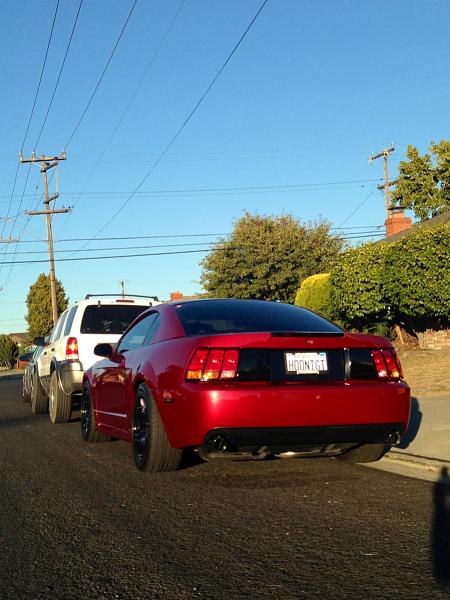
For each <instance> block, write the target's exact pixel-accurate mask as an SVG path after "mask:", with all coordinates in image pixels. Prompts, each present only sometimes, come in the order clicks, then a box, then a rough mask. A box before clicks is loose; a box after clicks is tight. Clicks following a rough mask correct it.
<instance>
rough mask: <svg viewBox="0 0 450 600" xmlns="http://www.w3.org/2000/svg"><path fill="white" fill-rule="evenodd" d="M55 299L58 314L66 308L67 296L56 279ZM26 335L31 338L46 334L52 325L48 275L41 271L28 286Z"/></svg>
mask: <svg viewBox="0 0 450 600" xmlns="http://www.w3.org/2000/svg"><path fill="white" fill-rule="evenodd" d="M56 301H57V307H58V315H60V314H61V313H62V312H63V310H65V309H66V308H67V298H66V295H65V292H64V288H63V286H62V285H61V283H60V281H59V280H56ZM27 307H28V313H27V315H25V318H26V320H27V321H28V337H29V339H30V340H33V338H34V337H36V336H46V335H48V334H49V333H50V331H51V329H52V327H53V318H52V299H51V291H50V276H49V275H44V273H41V274H40V275H39V277H38V278H37V280H36V281H35V283H34V284H33V285H32V286H31V287H30V291H29V292H28V296H27Z"/></svg>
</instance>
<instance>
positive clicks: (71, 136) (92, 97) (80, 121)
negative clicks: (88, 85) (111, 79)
mask: <svg viewBox="0 0 450 600" xmlns="http://www.w3.org/2000/svg"><path fill="white" fill-rule="evenodd" d="M136 4H137V0H134V2H133V5H132V6H131V9H130V11H129V13H128V16H127V18H126V19H125V23H124V25H123V27H122V30H121V32H120V34H119V37H118V38H117V40H116V43H115V44H114V47H113V49H112V51H111V54H110V55H109V58H108V60H107V61H106V65H105V68H104V69H103V71H102V74H101V75H100V77H99V79H98V81H97V84H96V86H95V87H94V90H93V92H92V93H91V95H90V98H89V100H88V102H87V104H86V106H85V108H84V110H83V112H82V113H81V117H80V118H79V119H78V121H77V124H76V125H75V127H74V129H73V131H72V133H71V134H70V136H69V139H68V141H67V143H66V145H65V148H66V149H67V148H68V147H69V145H70V143H71V142H72V140H73V138H74V136H75V134H76V132H77V131H78V128H79V127H80V125H81V123H82V121H83V119H84V117H85V115H86V113H87V111H88V109H89V107H90V105H91V103H92V101H93V99H94V97H95V95H96V93H97V90H98V88H99V87H100V84H101V82H102V80H103V77H104V76H105V73H106V71H107V69H108V67H109V65H110V63H111V60H112V58H113V56H114V54H115V52H116V50H117V46H118V45H119V42H120V40H121V39H122V36H123V34H124V32H125V29H126V28H127V25H128V22H129V20H130V18H131V15H132V14H133V11H134V9H135V6H136Z"/></svg>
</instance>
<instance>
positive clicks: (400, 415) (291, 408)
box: [157, 381, 410, 448]
mask: <svg viewBox="0 0 450 600" xmlns="http://www.w3.org/2000/svg"><path fill="white" fill-rule="evenodd" d="M157 402H158V408H159V411H160V415H161V418H162V421H163V423H164V427H165V429H166V432H167V435H168V438H169V442H170V444H171V445H172V446H173V447H175V448H184V447H192V446H194V447H195V446H203V445H204V444H205V443H206V441H207V440H208V439H209V437H208V436H209V435H210V434H211V432H212V433H214V432H217V431H218V430H226V431H228V430H229V431H230V432H231V433H230V435H232V437H233V439H234V438H235V439H236V444H237V445H238V446H239V445H242V444H247V443H250V444H253V441H251V440H253V439H254V438H255V443H257V444H260V445H268V443H267V439H268V440H269V442H270V443H273V444H279V445H286V444H287V445H289V444H291V443H294V442H295V443H300V444H303V443H304V444H308V443H313V444H315V443H316V442H318V443H321V442H322V441H323V442H324V443H330V444H331V443H336V442H338V441H342V442H343V443H346V442H347V441H348V442H355V443H362V442H366V443H370V442H372V443H376V442H385V441H386V435H389V434H390V433H391V432H392V429H393V428H394V429H395V430H396V431H399V432H400V434H401V435H403V434H404V433H405V432H406V429H407V427H408V422H409V414H410V390H409V387H408V386H407V385H406V383H404V382H402V381H400V382H392V383H391V382H389V383H386V382H374V383H372V382H351V383H344V382H342V383H340V382H339V383H332V384H331V383H330V384H322V385H318V384H314V385H289V384H288V385H283V384H276V385H255V384H251V385H245V386H244V385H236V384H231V383H230V384H226V385H223V386H218V385H214V384H192V383H191V384H186V385H185V386H184V388H183V389H182V390H181V391H180V390H179V389H178V390H176V391H175V390H167V389H166V390H158V393H157ZM266 434H267V436H268V438H267V439H266V437H265V435H266ZM333 436H336V439H333ZM349 437H351V438H352V439H349V440H347V439H345V440H344V438H349ZM249 439H250V442H249ZM271 440H272V441H271Z"/></svg>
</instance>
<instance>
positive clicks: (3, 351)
mask: <svg viewBox="0 0 450 600" xmlns="http://www.w3.org/2000/svg"><path fill="white" fill-rule="evenodd" d="M18 356H19V346H18V345H17V344H16V342H13V341H12V339H11V338H10V337H9V335H5V334H4V333H2V334H0V365H2V366H4V367H9V368H12V367H13V366H14V363H15V361H16V359H17V357H18Z"/></svg>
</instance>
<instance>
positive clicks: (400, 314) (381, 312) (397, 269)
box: [331, 225, 450, 331]
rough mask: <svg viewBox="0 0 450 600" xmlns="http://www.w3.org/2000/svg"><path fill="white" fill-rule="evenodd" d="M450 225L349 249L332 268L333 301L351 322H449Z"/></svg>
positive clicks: (360, 325)
mask: <svg viewBox="0 0 450 600" xmlns="http://www.w3.org/2000/svg"><path fill="white" fill-rule="evenodd" d="M449 264H450V226H449V225H443V226H441V227H436V228H424V227H421V228H420V229H418V231H417V232H416V233H413V234H409V235H408V236H405V237H404V238H402V239H400V240H398V241H397V242H394V243H387V242H383V243H382V244H365V245H364V246H360V247H358V248H353V249H352V250H349V251H347V252H345V253H344V254H343V255H342V257H341V260H340V261H339V263H338V264H337V265H336V266H335V267H334V268H333V269H332V271H331V283H332V290H331V303H332V306H333V310H334V311H335V314H336V316H337V317H338V318H339V319H340V320H342V321H343V322H344V323H345V324H346V325H347V326H350V327H355V328H357V329H370V327H373V326H374V325H375V324H376V323H381V322H385V323H391V324H402V323H403V324H405V323H406V324H407V325H408V326H409V327H410V328H411V329H413V330H417V331H420V330H422V329H426V328H427V326H432V327H435V326H436V325H438V326H448V324H449V322H450V270H449Z"/></svg>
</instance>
